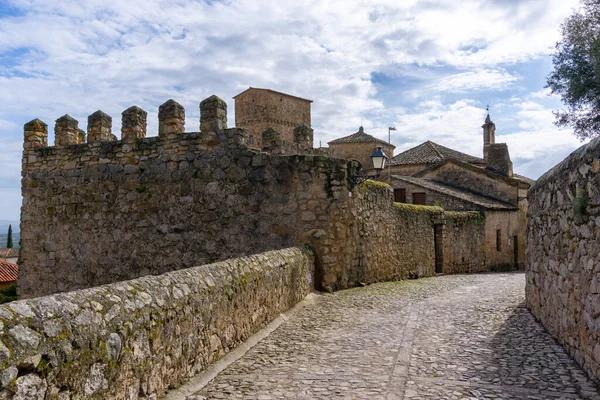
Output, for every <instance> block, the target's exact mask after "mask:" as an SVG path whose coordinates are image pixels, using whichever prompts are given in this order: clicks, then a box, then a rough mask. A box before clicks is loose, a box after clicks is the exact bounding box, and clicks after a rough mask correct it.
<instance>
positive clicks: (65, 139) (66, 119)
mask: <svg viewBox="0 0 600 400" xmlns="http://www.w3.org/2000/svg"><path fill="white" fill-rule="evenodd" d="M84 136H85V135H84ZM79 140H80V133H79V122H78V121H77V120H76V119H75V118H73V117H71V116H70V115H68V114H65V115H63V116H62V117H60V118H59V119H57V120H56V125H54V145H55V146H56V147H65V146H68V145H70V144H78V143H80V141H79Z"/></svg>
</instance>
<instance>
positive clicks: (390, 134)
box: [388, 126, 396, 185]
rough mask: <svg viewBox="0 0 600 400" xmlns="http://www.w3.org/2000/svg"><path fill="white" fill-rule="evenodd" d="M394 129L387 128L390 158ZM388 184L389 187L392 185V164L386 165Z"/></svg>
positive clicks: (393, 127)
mask: <svg viewBox="0 0 600 400" xmlns="http://www.w3.org/2000/svg"><path fill="white" fill-rule="evenodd" d="M395 130H396V127H395V126H390V127H389V128H388V143H389V145H390V151H392V154H390V156H393V155H394V154H393V150H391V148H392V131H395ZM388 183H389V184H390V185H391V184H392V163H389V164H388Z"/></svg>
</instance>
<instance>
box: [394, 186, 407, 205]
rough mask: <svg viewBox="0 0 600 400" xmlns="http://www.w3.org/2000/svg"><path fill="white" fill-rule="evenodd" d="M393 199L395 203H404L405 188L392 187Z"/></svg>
mask: <svg viewBox="0 0 600 400" xmlns="http://www.w3.org/2000/svg"><path fill="white" fill-rule="evenodd" d="M394 201H395V202H396V203H406V189H394Z"/></svg>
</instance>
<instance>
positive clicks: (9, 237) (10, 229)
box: [6, 225, 13, 249]
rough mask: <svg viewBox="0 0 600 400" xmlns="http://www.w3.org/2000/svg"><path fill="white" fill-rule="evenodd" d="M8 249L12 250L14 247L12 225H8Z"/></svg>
mask: <svg viewBox="0 0 600 400" xmlns="http://www.w3.org/2000/svg"><path fill="white" fill-rule="evenodd" d="M6 247H8V248H9V249H12V247H13V242H12V225H8V239H6Z"/></svg>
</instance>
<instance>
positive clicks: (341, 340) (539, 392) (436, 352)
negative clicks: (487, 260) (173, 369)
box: [188, 273, 600, 400]
mask: <svg viewBox="0 0 600 400" xmlns="http://www.w3.org/2000/svg"><path fill="white" fill-rule="evenodd" d="M524 286H525V276H524V274H520V273H519V274H516V273H513V274H482V275H453V276H440V277H436V278H429V279H420V280H412V281H403V282H394V283H381V284H376V285H371V286H368V287H364V288H356V289H352V290H346V291H342V292H338V293H335V294H334V295H323V296H319V297H318V300H317V302H316V303H315V304H310V305H307V306H306V307H304V308H302V309H300V310H299V311H298V312H297V313H295V314H293V315H292V317H291V318H290V319H289V320H287V321H285V322H284V323H283V324H282V325H281V326H280V327H279V328H278V329H277V330H276V331H275V332H273V333H272V334H271V335H270V336H268V337H267V338H266V339H264V340H263V341H261V342H260V343H258V344H257V345H256V346H255V347H253V348H252V349H251V350H250V351H249V352H248V353H247V354H246V355H245V356H244V357H242V358H241V359H240V360H238V361H236V362H235V363H233V364H232V365H230V366H229V367H228V368H227V369H225V370H224V371H223V372H222V373H221V374H219V375H218V376H217V377H216V378H215V379H214V380H213V381H211V382H210V383H209V384H208V385H207V386H206V387H204V388H203V389H202V390H201V391H200V392H198V393H197V394H195V395H192V396H188V400H199V399H288V398H291V399H295V398H300V399H329V398H340V399H341V398H343V399H540V400H541V399H600V396H599V395H598V392H597V389H596V386H595V385H594V383H593V382H592V381H591V380H589V379H588V378H587V377H586V375H585V374H584V373H583V372H582V371H581V369H580V368H579V367H578V366H577V365H576V364H575V363H574V361H572V360H571V359H570V358H569V356H568V355H567V354H566V353H565V351H564V350H563V349H562V347H560V346H559V345H558V344H556V343H555V341H554V340H553V339H552V338H551V337H550V336H549V335H548V334H547V333H546V332H545V331H544V329H543V328H542V327H541V326H540V325H539V324H538V323H537V322H536V321H535V320H534V318H533V317H532V316H531V314H530V313H529V312H528V311H527V309H526V308H525V306H524V300H525V299H524Z"/></svg>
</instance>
